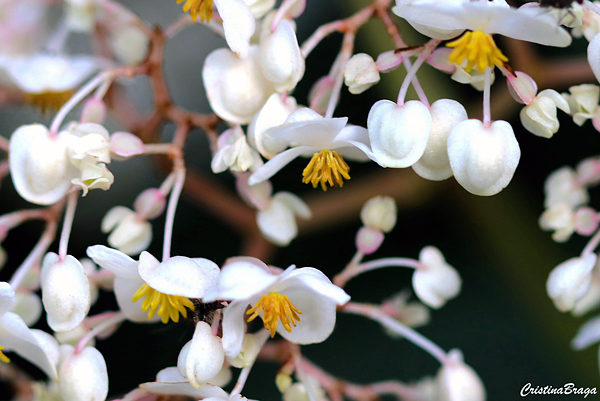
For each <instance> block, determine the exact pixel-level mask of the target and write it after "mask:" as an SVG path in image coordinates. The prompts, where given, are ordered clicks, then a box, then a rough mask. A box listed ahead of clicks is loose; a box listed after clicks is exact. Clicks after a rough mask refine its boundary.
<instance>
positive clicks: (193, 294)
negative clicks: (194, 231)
mask: <svg viewBox="0 0 600 401" xmlns="http://www.w3.org/2000/svg"><path fill="white" fill-rule="evenodd" d="M87 255H88V256H89V257H90V258H91V259H92V260H93V261H94V262H95V263H97V264H98V265H99V266H100V267H102V268H104V269H106V270H109V271H111V272H113V273H114V274H115V284H114V291H115V296H116V297H117V303H118V304H119V307H120V308H121V311H122V312H123V313H124V314H125V316H126V317H127V318H128V319H129V320H132V321H134V322H143V321H148V320H150V319H152V317H153V316H154V313H155V312H156V309H157V307H158V305H155V306H156V307H155V306H152V308H150V305H147V306H148V307H147V308H144V309H143V311H148V310H149V312H148V317H145V316H144V315H145V314H144V313H142V312H143V311H142V307H143V306H144V305H145V304H146V303H148V302H147V300H148V298H146V300H145V301H144V302H142V301H141V297H140V298H139V299H135V301H134V302H132V301H133V299H134V295H135V296H136V298H137V295H142V294H140V290H142V287H143V288H144V289H145V290H146V292H145V293H146V294H148V292H150V293H151V294H148V295H149V296H153V295H154V296H160V298H161V300H160V302H159V303H160V304H162V306H164V310H162V308H161V310H159V311H158V315H159V316H160V317H161V318H162V321H163V322H164V323H166V322H167V321H168V320H169V318H170V319H172V320H174V321H176V322H177V321H178V320H179V313H182V314H184V316H186V313H187V312H186V311H185V308H184V306H189V307H191V301H189V300H187V298H199V299H202V298H204V297H205V295H206V293H207V291H209V290H212V289H213V287H214V286H215V285H216V281H217V278H218V275H219V267H218V266H217V265H216V264H215V263H213V262H211V261H210V260H208V259H204V258H193V259H192V258H186V257H183V256H174V257H171V258H169V259H167V260H166V261H164V262H162V263H161V262H159V261H158V260H156V258H154V257H153V256H152V255H150V254H149V253H148V252H142V254H141V255H140V259H139V262H136V261H135V260H133V259H132V258H131V257H129V256H127V255H126V254H124V253H122V252H119V251H117V250H115V249H111V248H108V247H105V246H103V245H94V246H90V247H88V249H87ZM142 292H143V291H142ZM157 293H158V294H157ZM186 301H188V302H186ZM169 302H170V305H171V306H169V304H168V303H169ZM175 312H177V313H175Z"/></svg>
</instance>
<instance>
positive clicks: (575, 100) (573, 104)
mask: <svg viewBox="0 0 600 401" xmlns="http://www.w3.org/2000/svg"><path fill="white" fill-rule="evenodd" d="M569 92H570V94H567V93H563V94H562V95H563V97H564V98H565V99H566V100H567V102H568V103H569V109H570V113H571V115H572V116H573V122H574V123H575V124H577V125H580V126H581V125H583V123H585V121H586V120H588V119H591V120H592V122H593V124H594V127H598V126H600V116H599V115H598V113H599V112H598V99H599V98H600V87H598V85H592V84H582V85H575V86H571V87H570V88H569Z"/></svg>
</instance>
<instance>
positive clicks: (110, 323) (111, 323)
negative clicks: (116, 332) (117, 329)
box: [75, 312, 126, 354]
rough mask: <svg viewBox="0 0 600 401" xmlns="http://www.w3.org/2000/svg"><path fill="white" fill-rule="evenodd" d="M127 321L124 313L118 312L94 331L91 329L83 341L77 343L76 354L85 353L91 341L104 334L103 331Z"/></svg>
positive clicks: (82, 338)
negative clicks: (84, 350)
mask: <svg viewBox="0 0 600 401" xmlns="http://www.w3.org/2000/svg"><path fill="white" fill-rule="evenodd" d="M125 319H126V318H125V315H124V314H123V313H122V312H117V313H115V315H114V316H112V317H110V318H108V319H106V320H105V321H103V322H102V323H100V324H98V326H96V327H94V328H93V329H91V330H90V331H88V332H87V334H86V335H85V336H83V337H81V339H80V340H79V342H78V343H77V347H75V353H76V354H78V353H80V352H81V351H83V349H84V348H85V345H86V344H87V343H88V342H89V341H90V340H91V339H93V338H94V337H96V336H97V335H98V334H100V333H102V332H103V331H105V330H107V329H109V328H111V327H112V326H115V325H117V324H119V323H121V322H123V321H124V320H125Z"/></svg>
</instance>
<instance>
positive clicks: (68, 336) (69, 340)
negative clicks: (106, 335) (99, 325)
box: [54, 324, 96, 347]
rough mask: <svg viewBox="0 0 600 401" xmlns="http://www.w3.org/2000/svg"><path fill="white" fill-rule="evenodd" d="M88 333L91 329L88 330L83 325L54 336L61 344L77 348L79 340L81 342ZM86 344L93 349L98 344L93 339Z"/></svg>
mask: <svg viewBox="0 0 600 401" xmlns="http://www.w3.org/2000/svg"><path fill="white" fill-rule="evenodd" d="M88 332H89V329H87V328H86V327H85V326H84V325H83V324H80V325H79V326H77V327H75V328H74V329H72V330H68V331H61V332H59V333H55V334H54V336H55V337H56V339H57V340H58V341H59V342H60V343H61V344H68V345H72V346H73V347H75V346H76V345H77V343H78V342H79V340H81V338H82V337H83V336H85V335H86V334H87V333H88ZM86 344H87V345H88V346H90V347H93V346H94V345H95V344H96V339H95V338H92V339H90V341H88V342H87V343H86Z"/></svg>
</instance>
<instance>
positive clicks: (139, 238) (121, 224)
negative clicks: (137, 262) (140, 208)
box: [100, 206, 152, 255]
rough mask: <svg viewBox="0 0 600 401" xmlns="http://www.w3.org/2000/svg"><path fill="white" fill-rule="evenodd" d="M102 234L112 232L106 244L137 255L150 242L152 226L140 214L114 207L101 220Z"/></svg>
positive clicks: (124, 208) (121, 207) (122, 207)
mask: <svg viewBox="0 0 600 401" xmlns="http://www.w3.org/2000/svg"><path fill="white" fill-rule="evenodd" d="M100 229H101V230H102V232H103V233H107V232H109V231H112V232H111V233H110V235H109V236H108V244H109V245H110V246H111V247H113V248H117V249H118V250H120V251H122V252H124V253H126V254H128V255H137V254H138V253H140V252H142V251H143V250H146V249H147V248H148V246H149V245H150V243H151V242H152V225H151V224H150V223H149V222H148V221H147V220H146V219H145V218H144V217H142V216H141V215H140V214H138V213H136V212H134V211H133V210H131V209H128V208H126V207H124V206H115V207H113V208H112V209H110V210H109V211H108V213H106V215H105V216H104V218H103V219H102V224H101V227H100Z"/></svg>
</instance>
